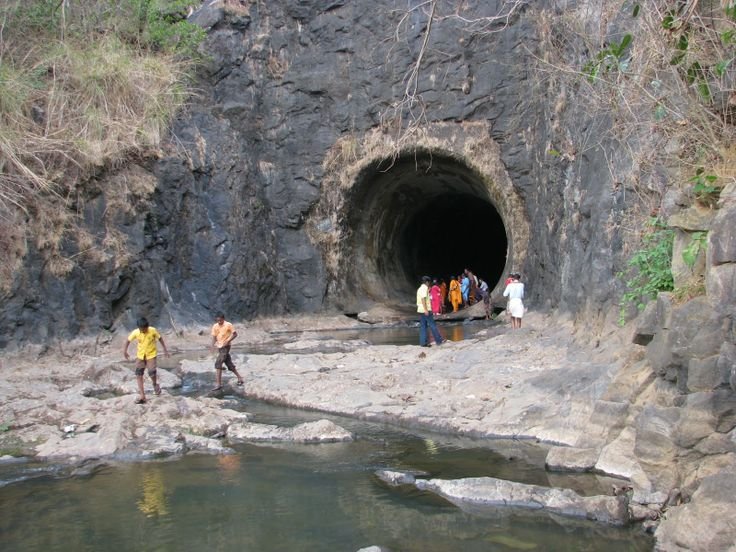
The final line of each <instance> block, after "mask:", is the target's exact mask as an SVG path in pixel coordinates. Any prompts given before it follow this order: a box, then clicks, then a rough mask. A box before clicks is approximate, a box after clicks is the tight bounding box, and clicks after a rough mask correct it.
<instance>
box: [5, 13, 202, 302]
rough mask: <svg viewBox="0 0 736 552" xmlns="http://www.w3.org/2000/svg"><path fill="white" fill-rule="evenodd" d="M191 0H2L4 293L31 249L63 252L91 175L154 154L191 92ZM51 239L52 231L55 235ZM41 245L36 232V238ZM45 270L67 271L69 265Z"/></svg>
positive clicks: (194, 36) (195, 37) (196, 32)
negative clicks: (74, 205) (72, 205)
mask: <svg viewBox="0 0 736 552" xmlns="http://www.w3.org/2000/svg"><path fill="white" fill-rule="evenodd" d="M188 4H190V2H186V1H185V0H174V1H163V0H121V1H115V2H113V1H112V0H84V1H83V0H65V1H63V2H61V1H59V0H30V1H29V0H23V1H21V0H16V1H10V2H5V3H4V4H3V5H2V6H0V226H2V230H3V232H2V237H1V238H0V266H2V267H3V268H2V269H1V270H2V273H0V289H1V288H7V287H8V286H9V285H10V278H11V276H12V273H13V270H14V269H15V268H17V266H18V265H19V263H20V259H21V257H22V256H23V255H24V254H25V251H26V240H27V239H30V238H29V236H30V235H33V236H34V238H35V237H37V236H38V235H39V233H38V232H29V231H28V230H29V229H33V228H32V227H33V225H34V224H38V221H43V224H45V225H46V226H49V224H50V221H52V220H53V221H56V223H55V224H53V226H55V228H54V229H53V231H52V232H43V233H42V234H43V235H44V236H45V237H44V240H43V243H41V242H39V243H36V246H37V247H38V248H39V249H40V250H42V251H44V250H45V251H46V253H48V255H47V257H48V258H53V257H55V256H56V257H58V256H59V255H60V254H61V252H60V248H61V243H62V240H63V239H65V238H66V239H68V238H69V237H70V236H68V235H67V236H65V233H66V232H67V231H68V230H69V229H70V228H71V227H73V226H74V220H73V219H74V217H72V216H61V213H64V212H66V211H67V207H68V205H69V198H70V197H74V195H75V192H76V191H77V190H78V189H79V187H80V186H81V185H82V184H83V183H84V182H85V181H86V180H87V179H88V178H90V177H91V176H93V175H95V174H99V173H100V172H101V171H103V170H105V169H106V168H109V167H111V166H116V165H119V164H120V163H123V162H124V161H125V160H126V159H127V158H129V157H130V156H146V155H150V154H151V153H155V151H156V149H157V148H158V146H159V143H160V141H161V138H162V136H163V134H164V132H165V129H166V127H167V125H168V124H169V122H170V120H171V118H172V117H173V115H174V114H175V113H176V111H177V110H178V109H179V108H180V107H181V106H182V104H183V102H184V101H185V100H186V98H187V96H188V94H189V91H188V89H187V78H186V75H187V69H188V68H189V66H190V64H191V61H189V60H191V59H192V55H193V54H194V53H195V51H196V48H197V46H198V44H199V42H200V41H201V40H202V38H203V31H202V30H201V29H199V28H198V27H195V26H194V25H191V24H189V23H187V22H186V19H185V17H186V7H187V5H188ZM49 235H51V236H55V237H52V238H51V239H49ZM36 241H39V240H36ZM50 266H51V267H52V268H53V267H54V266H56V267H60V268H61V271H62V272H63V271H64V270H68V269H69V267H70V263H51V264H50Z"/></svg>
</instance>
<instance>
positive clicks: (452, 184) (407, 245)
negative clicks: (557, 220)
mask: <svg viewBox="0 0 736 552" xmlns="http://www.w3.org/2000/svg"><path fill="white" fill-rule="evenodd" d="M490 188H491V186H490V185H489V184H488V182H487V180H486V179H485V178H483V176H482V175H480V174H479V173H478V172H476V171H474V170H473V169H471V168H470V167H468V166H467V165H465V164H464V163H462V162H461V161H459V160H458V159H456V158H454V157H451V156H442V155H437V154H430V153H424V154H417V153H412V154H411V155H407V156H403V157H399V158H398V159H396V160H382V161H376V162H373V163H371V164H369V165H368V166H366V167H364V169H363V170H362V171H361V172H360V174H359V175H358V178H357V182H356V185H355V186H354V187H353V189H352V194H351V195H350V197H348V198H347V199H348V202H349V203H348V205H349V211H348V225H349V228H350V230H351V232H350V236H349V238H348V239H349V242H350V243H349V244H348V251H350V252H351V254H350V261H351V262H350V265H349V267H347V268H348V271H349V272H348V274H346V282H345V283H346V284H347V291H348V292H349V293H351V294H356V295H357V296H358V297H360V298H363V299H366V300H370V301H378V302H384V303H386V302H387V303H394V304H411V303H413V302H414V294H415V291H416V288H417V286H418V283H419V279H420V278H421V276H423V275H425V274H426V275H428V276H431V277H436V278H438V279H440V278H444V279H447V278H449V277H450V276H453V275H454V276H457V275H458V274H460V273H461V272H462V271H463V270H464V269H465V268H469V269H470V270H472V271H473V272H474V273H475V274H477V275H478V276H480V277H481V278H483V279H484V280H486V281H487V282H488V285H489V286H490V288H494V286H496V285H497V283H498V282H499V281H500V280H501V279H502V276H503V274H504V271H505V270H506V268H507V263H508V251H509V239H508V237H507V232H506V227H505V224H504V220H503V218H502V216H501V214H499V212H498V209H497V208H496V205H495V204H494V201H493V200H492V197H491V193H490Z"/></svg>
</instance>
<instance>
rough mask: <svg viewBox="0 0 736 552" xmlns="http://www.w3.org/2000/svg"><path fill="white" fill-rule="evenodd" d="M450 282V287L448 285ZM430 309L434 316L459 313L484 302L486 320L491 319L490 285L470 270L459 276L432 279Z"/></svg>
mask: <svg viewBox="0 0 736 552" xmlns="http://www.w3.org/2000/svg"><path fill="white" fill-rule="evenodd" d="M448 280H449V282H450V283H449V285H448V283H447V282H448ZM429 296H430V309H431V311H432V314H433V315H434V316H437V315H439V314H445V313H447V312H450V308H452V312H457V311H458V310H460V309H461V308H466V307H469V306H471V305H474V304H476V303H480V302H481V301H483V304H484V305H485V307H486V309H485V310H486V318H487V319H490V317H491V296H490V289H489V287H488V283H487V282H486V281H485V280H483V279H482V278H480V277H478V276H477V275H476V274H474V273H473V272H472V271H471V270H470V269H467V268H466V269H465V270H464V271H463V272H462V273H461V274H459V275H458V276H450V277H449V278H448V279H447V280H445V279H444V278H440V279H438V278H433V279H431V285H430V287H429Z"/></svg>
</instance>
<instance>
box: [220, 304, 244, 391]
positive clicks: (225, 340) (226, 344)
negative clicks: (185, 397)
mask: <svg viewBox="0 0 736 552" xmlns="http://www.w3.org/2000/svg"><path fill="white" fill-rule="evenodd" d="M236 337H238V332H236V331H235V328H234V327H233V325H232V324H231V323H230V322H226V321H225V315H224V314H223V313H221V312H218V313H217V315H216V316H215V324H214V325H213V326H212V348H213V349H217V359H216V360H215V380H216V382H217V384H216V386H215V388H214V389H213V391H219V390H220V389H222V371H223V370H224V368H223V367H222V365H223V364H225V366H227V369H228V370H230V371H231V372H232V373H233V374H235V375H236V376H237V378H238V385H243V378H242V377H240V373H239V372H238V370H237V369H236V368H235V364H234V363H233V359H232V357H231V356H230V344H231V343H232V342H233V339H235V338H236Z"/></svg>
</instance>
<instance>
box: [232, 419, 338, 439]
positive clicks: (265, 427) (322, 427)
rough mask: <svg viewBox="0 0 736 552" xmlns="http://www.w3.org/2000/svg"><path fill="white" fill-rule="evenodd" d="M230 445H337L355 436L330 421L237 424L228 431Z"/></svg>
mask: <svg viewBox="0 0 736 552" xmlns="http://www.w3.org/2000/svg"><path fill="white" fill-rule="evenodd" d="M227 440H228V442H230V443H242V442H247V441H273V442H279V441H287V442H293V443H337V442H343V441H352V440H353V435H352V434H351V433H350V432H349V431H346V430H345V429H343V428H341V427H340V426H338V425H336V424H334V423H333V422H331V421H329V420H319V421H316V422H307V423H304V424H299V425H296V426H294V427H290V428H288V427H279V426H275V425H269V424H253V423H237V424H232V425H231V426H230V427H229V428H228V430H227Z"/></svg>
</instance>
